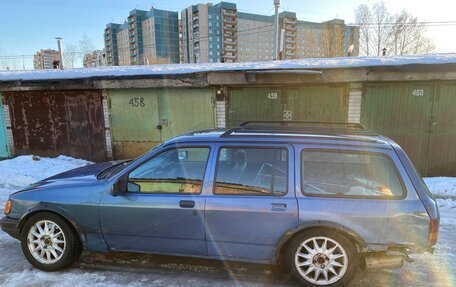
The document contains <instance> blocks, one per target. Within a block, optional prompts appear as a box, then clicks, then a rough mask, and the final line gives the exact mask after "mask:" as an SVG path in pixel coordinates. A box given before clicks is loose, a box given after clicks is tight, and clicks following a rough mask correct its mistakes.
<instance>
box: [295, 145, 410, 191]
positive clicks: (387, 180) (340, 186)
mask: <svg viewBox="0 0 456 287" xmlns="http://www.w3.org/2000/svg"><path fill="white" fill-rule="evenodd" d="M301 164H302V166H301V173H302V174H301V178H302V184H301V186H302V192H303V193H304V194H306V195H315V196H338V197H372V198H402V197H403V196H404V195H405V192H404V188H403V185H402V182H401V180H400V178H399V176H398V171H397V169H396V167H395V166H394V163H393V161H392V160H391V159H390V158H389V157H388V156H387V155H383V154H377V153H364V152H363V153H361V152H352V151H322V150H304V151H303V152H302V155H301Z"/></svg>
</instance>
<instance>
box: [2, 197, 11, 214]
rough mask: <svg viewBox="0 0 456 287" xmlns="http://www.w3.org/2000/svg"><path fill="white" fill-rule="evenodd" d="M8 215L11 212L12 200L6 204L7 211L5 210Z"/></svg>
mask: <svg viewBox="0 0 456 287" xmlns="http://www.w3.org/2000/svg"><path fill="white" fill-rule="evenodd" d="M3 211H4V212H5V214H6V215H8V214H9V213H10V212H11V200H8V201H7V202H6V204H5V209H4V210H3Z"/></svg>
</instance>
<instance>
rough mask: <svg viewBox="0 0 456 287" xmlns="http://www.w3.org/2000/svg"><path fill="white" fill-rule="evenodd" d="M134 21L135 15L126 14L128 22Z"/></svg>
mask: <svg viewBox="0 0 456 287" xmlns="http://www.w3.org/2000/svg"><path fill="white" fill-rule="evenodd" d="M133 22H135V17H134V16H133V15H131V16H128V23H133Z"/></svg>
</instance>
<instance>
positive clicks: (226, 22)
mask: <svg viewBox="0 0 456 287" xmlns="http://www.w3.org/2000/svg"><path fill="white" fill-rule="evenodd" d="M223 23H225V24H233V25H234V24H236V21H235V20H234V19H232V18H231V17H228V18H227V17H224V18H223Z"/></svg>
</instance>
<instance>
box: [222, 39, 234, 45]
mask: <svg viewBox="0 0 456 287" xmlns="http://www.w3.org/2000/svg"><path fill="white" fill-rule="evenodd" d="M223 44H224V45H225V46H236V45H237V42H236V41H227V40H225V41H223Z"/></svg>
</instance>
